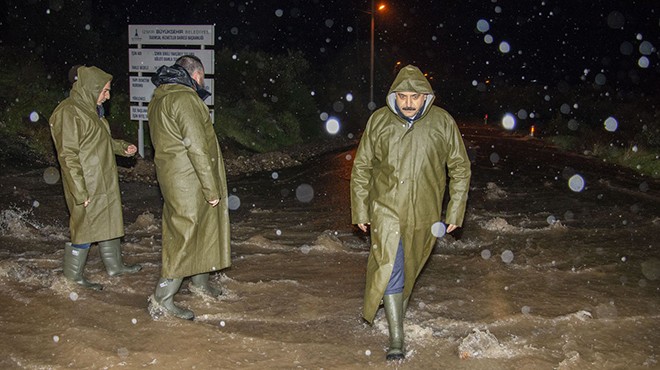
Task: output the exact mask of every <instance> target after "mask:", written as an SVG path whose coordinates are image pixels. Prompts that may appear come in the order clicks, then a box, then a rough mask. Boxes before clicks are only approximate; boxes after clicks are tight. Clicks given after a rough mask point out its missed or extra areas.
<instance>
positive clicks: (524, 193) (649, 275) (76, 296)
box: [0, 125, 660, 369]
mask: <svg viewBox="0 0 660 370" xmlns="http://www.w3.org/2000/svg"><path fill="white" fill-rule="evenodd" d="M461 130H462V131H463V133H464V136H465V139H466V143H467V144H468V146H469V147H470V155H471V157H472V158H473V160H474V161H473V178H472V183H471V189H470V200H469V202H468V209H467V214H466V221H465V225H464V228H462V229H460V230H459V231H458V232H455V233H454V234H453V235H446V236H444V237H442V238H440V239H438V243H437V246H436V248H435V250H434V254H433V255H432V257H431V258H430V261H429V263H428V264H427V266H426V267H425V270H424V271H423V272H422V275H421V277H420V278H419V280H418V281H417V285H416V287H415V290H414V292H413V295H412V299H411V302H410V306H409V309H408V312H407V314H406V320H405V335H406V350H407V357H406V360H405V361H403V362H400V363H389V364H388V363H386V362H385V361H384V357H385V351H386V347H387V341H388V339H387V338H388V336H387V325H386V320H385V317H384V314H383V312H382V310H380V311H379V313H378V315H377V318H376V320H375V323H374V325H373V326H370V325H368V324H366V323H365V322H364V321H363V320H362V319H361V316H360V313H361V305H362V296H363V289H364V275H365V268H366V261H367V255H368V252H369V239H368V235H365V234H363V233H360V232H358V230H357V229H356V228H354V227H353V226H352V225H351V220H350V204H349V192H348V190H349V179H350V171H351V166H352V159H353V156H354V154H355V153H354V152H355V148H353V149H350V150H345V151H340V152H334V153H330V154H327V155H324V156H322V157H318V158H316V159H313V160H310V161H308V162H306V163H304V164H303V165H301V166H297V167H292V168H287V169H282V170H278V171H268V172H262V173H257V174H252V175H249V176H237V177H232V178H230V179H229V189H230V193H231V195H232V196H231V197H230V199H229V202H230V206H231V208H232V209H233V210H232V211H231V214H230V215H231V231H232V236H231V237H232V256H233V266H232V267H231V268H230V269H227V270H224V271H221V272H220V273H217V274H215V275H212V281H213V283H215V284H218V285H220V286H222V288H223V289H224V292H225V293H224V295H223V296H222V297H221V298H220V299H219V300H211V299H202V298H198V297H197V296H195V295H192V294H190V292H189V290H188V288H187V284H188V282H187V281H184V285H183V287H182V290H181V292H180V293H179V294H178V295H177V296H176V298H175V299H176V301H177V302H178V303H179V304H181V305H183V306H186V307H188V308H190V309H192V310H193V311H194V312H195V314H196V318H195V320H194V321H183V320H178V319H173V318H168V317H164V318H160V319H159V320H153V319H152V318H151V316H150V315H149V313H148V312H147V298H148V296H149V295H150V294H152V292H153V289H154V287H155V284H156V281H157V279H158V277H159V272H160V252H161V198H160V194H159V191H158V187H157V186H155V185H153V184H147V183H143V182H122V183H121V189H122V194H123V195H122V196H123V202H124V222H125V226H126V236H125V238H124V241H123V252H124V259H125V261H127V262H129V263H140V264H142V266H143V269H142V271H140V272H138V273H136V274H133V275H127V276H120V277H112V278H111V277H109V276H108V275H107V274H106V272H105V269H104V266H103V263H102V262H101V259H100V257H99V254H98V250H97V249H96V247H93V249H92V250H91V252H90V257H89V259H88V263H87V268H86V271H85V273H86V277H87V278H88V279H89V280H91V281H94V282H100V283H102V284H103V285H104V286H105V289H104V290H102V291H92V290H87V289H84V288H82V287H79V286H75V285H73V284H70V283H68V282H67V281H65V280H64V278H63V276H62V268H61V264H62V255H63V244H64V242H66V241H68V237H69V233H68V228H67V222H68V218H67V217H68V215H67V212H66V208H65V203H64V198H63V194H62V188H61V186H62V185H61V182H57V183H56V184H48V183H47V182H46V181H44V174H45V170H46V169H44V168H38V169H37V168H31V169H25V170H21V171H12V172H9V173H4V174H0V181H1V186H0V196H1V199H2V201H0V206H1V209H0V211H1V212H2V213H1V214H0V229H1V230H0V231H1V232H0V297H1V299H0V302H1V308H0V368H3V369H12V368H27V369H51V368H53V369H58V368H103V369H107V368H130V369H137V368H154V369H186V368H188V369H232V368H259V369H296V368H301V369H362V368H402V369H658V368H660V331H659V328H660V253H659V251H658V240H659V238H658V235H659V234H660V191H659V190H660V183H659V182H658V180H653V179H650V178H645V177H641V176H639V175H636V174H634V173H633V172H631V171H628V170H624V169H621V168H619V167H614V166H610V165H609V164H607V163H603V162H602V161H600V160H597V159H593V158H587V157H584V156H580V155H576V154H566V153H561V152H558V151H557V150H555V149H553V148H552V147H549V146H548V145H547V144H544V142H542V141H540V140H537V139H534V138H530V137H523V136H513V135H510V134H507V133H504V132H502V131H500V130H497V129H494V128H486V127H484V126H477V125H471V126H461Z"/></svg>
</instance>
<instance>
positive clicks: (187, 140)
mask: <svg viewBox="0 0 660 370" xmlns="http://www.w3.org/2000/svg"><path fill="white" fill-rule="evenodd" d="M181 143H183V146H185V147H186V148H187V147H189V146H190V144H192V140H190V138H187V137H184V138H183V140H182V141H181Z"/></svg>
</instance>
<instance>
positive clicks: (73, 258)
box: [62, 243, 103, 290]
mask: <svg viewBox="0 0 660 370" xmlns="http://www.w3.org/2000/svg"><path fill="white" fill-rule="evenodd" d="M87 253H89V248H85V249H82V248H75V247H74V246H73V245H71V243H66V244H64V266H63V268H62V269H63V271H64V276H65V277H66V278H67V279H69V280H71V281H74V282H76V283H77V284H80V285H82V286H84V287H86V288H91V289H94V290H101V289H103V285H101V284H96V283H91V282H89V281H87V280H86V279H85V277H84V276H83V271H84V270H85V263H86V262H87Z"/></svg>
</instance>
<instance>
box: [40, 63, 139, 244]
mask: <svg viewBox="0 0 660 370" xmlns="http://www.w3.org/2000/svg"><path fill="white" fill-rule="evenodd" d="M111 80H112V76H111V75H109V74H107V73H105V72H103V71H102V70H100V69H98V68H96V67H80V68H79V69H78V81H76V82H75V83H74V84H73V88H72V89H71V93H70V95H69V97H68V98H66V99H64V100H63V101H62V102H61V103H60V104H59V105H58V106H57V108H55V111H53V114H52V115H51V117H50V120H49V123H50V132H51V135H52V137H53V141H54V142H55V149H56V150H57V159H58V161H59V163H60V167H61V172H62V183H63V185H64V197H65V199H66V205H67V207H68V208H69V213H70V215H71V217H70V219H69V229H70V231H71V242H72V243H74V244H85V243H92V242H96V241H104V240H109V239H115V238H119V237H122V236H123V235H124V220H123V216H122V209H121V195H120V192H119V181H118V177H117V163H116V161H115V154H117V155H122V156H129V155H128V154H126V153H125V151H126V149H127V148H128V146H129V145H131V144H130V143H127V142H125V141H123V140H115V139H113V138H112V137H111V136H110V126H109V124H108V121H107V120H106V119H105V118H103V117H99V114H98V111H97V104H96V103H97V101H98V97H99V95H100V93H101V90H103V87H104V86H105V85H106V84H107V83H108V82H109V81H111ZM87 199H89V200H90V203H89V205H88V206H87V207H86V208H85V207H84V206H83V203H84V202H85V200H87Z"/></svg>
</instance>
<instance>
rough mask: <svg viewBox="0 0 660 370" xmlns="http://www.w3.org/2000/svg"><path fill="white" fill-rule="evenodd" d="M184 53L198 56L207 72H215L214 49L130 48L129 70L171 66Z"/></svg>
mask: <svg viewBox="0 0 660 370" xmlns="http://www.w3.org/2000/svg"><path fill="white" fill-rule="evenodd" d="M183 55H194V56H196V57H198V58H199V59H200V60H201V61H202V64H203V65H204V72H205V73H207V74H213V73H215V66H214V64H215V57H214V55H213V50H206V49H203V50H200V49H128V71H129V72H156V70H157V69H158V68H160V67H161V66H163V65H168V66H171V65H172V64H174V62H176V60H177V59H178V58H179V57H180V56H183Z"/></svg>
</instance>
